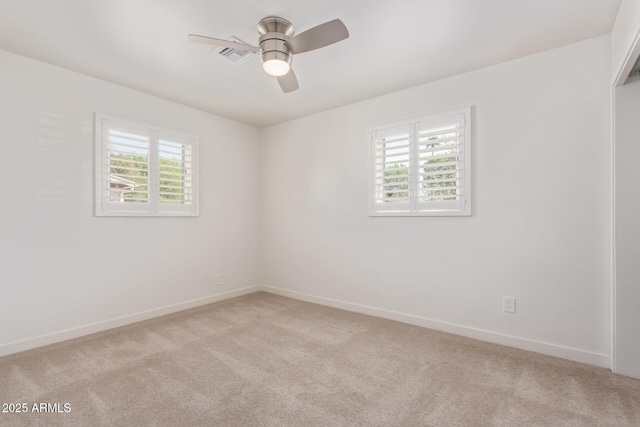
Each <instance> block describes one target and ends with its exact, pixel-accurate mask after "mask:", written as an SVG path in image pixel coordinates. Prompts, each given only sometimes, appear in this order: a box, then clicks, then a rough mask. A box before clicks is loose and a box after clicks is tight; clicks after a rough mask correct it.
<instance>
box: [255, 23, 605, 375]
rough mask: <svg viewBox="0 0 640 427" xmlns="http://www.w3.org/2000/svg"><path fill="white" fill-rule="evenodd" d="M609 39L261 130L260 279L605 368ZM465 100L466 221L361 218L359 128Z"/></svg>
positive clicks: (364, 155) (364, 143) (362, 136)
mask: <svg viewBox="0 0 640 427" xmlns="http://www.w3.org/2000/svg"><path fill="white" fill-rule="evenodd" d="M609 42H610V40H609V37H608V36H605V37H600V38H596V39H592V40H587V41H584V42H581V43H578V44H574V45H571V46H567V47H563V48H560V49H556V50H552V51H548V52H544V53H541V54H537V55H533V56H530V57H527V58H523V59H519V60H516V61H512V62H508V63H504V64H501V65H497V66H494V67H490V68H486V69H482V70H479V71H476V72H472V73H468V74H464V75H460V76H457V77H453V78H448V79H445V80H442V81H438V82H435V83H432V84H426V85H423V86H419V87H415V88H412V89H409V90H405V91H401V92H397V93H393V94H390V95H386V96H383V97H379V98H375V99H371V100H368V101H365V102H361V103H357V104H353V105H350V106H347V107H343V108H339V109H334V110H330V111H327V112H324V113H320V114H316V115H313V116H309V117H305V118H301V119H298V120H295V121H291V122H288V123H284V124H281V125H277V126H273V127H270V128H266V129H264V130H263V131H262V134H261V140H262V143H261V158H262V161H263V162H264V164H263V172H262V198H263V199H262V200H263V205H262V211H263V212H262V232H263V241H262V272H263V277H262V280H263V283H265V284H266V285H267V286H270V287H272V288H271V290H273V291H277V292H281V293H283V294H289V295H295V296H297V297H302V298H307V299H310V300H316V301H324V302H325V303H329V304H335V305H339V306H340V305H341V306H345V307H351V308H353V309H356V310H361V311H368V312H372V313H378V314H380V315H383V316H385V315H386V316H388V317H392V318H393V317H395V318H399V319H403V320H407V319H408V320H409V321H411V319H413V320H414V321H415V323H418V324H426V325H430V326H432V327H441V329H444V330H451V331H454V332H457V333H462V334H466V335H469V336H477V337H480V338H483V339H487V340H492V341H496V342H503V343H506V344H509V345H515V346H519V347H523V348H529V349H534V350H537V351H541V352H546V353H549V354H556V355H560V356H565V357H570V358H573V359H576V360H583V361H586V362H589V363H595V364H600V365H602V366H608V363H609V352H610V351H609V349H610V308H609V305H610V295H609V294H610V280H609V275H610V271H609V270H610V269H609V265H608V260H609V251H610V245H609V234H608V232H609V224H610V218H609V206H608V200H609V187H608V176H609V151H608V140H609V104H610V92H609V82H610V70H611V68H610V62H609V60H608V58H609V57H610V45H609ZM398 72H399V73H401V71H400V70H399V71H398ZM389 78H399V76H391V75H390V76H389ZM467 105H471V106H473V112H472V114H473V117H474V123H473V131H472V133H473V137H474V144H475V146H474V152H473V155H474V164H473V167H474V173H473V177H474V206H473V211H474V213H473V216H472V217H470V218H380V217H375V218H373V217H368V216H367V203H368V201H367V162H368V134H367V129H368V128H369V127H370V126H375V125H380V124H384V123H388V122H393V121H397V120H401V119H406V118H411V117H416V116H421V115H426V114H430V113H436V112H441V111H447V110H450V109H454V108H458V107H464V106H467ZM503 295H509V296H514V297H516V298H517V314H515V315H513V314H507V313H503V312H502V311H501V304H502V296H503ZM432 320H435V322H432ZM478 330H479V331H478Z"/></svg>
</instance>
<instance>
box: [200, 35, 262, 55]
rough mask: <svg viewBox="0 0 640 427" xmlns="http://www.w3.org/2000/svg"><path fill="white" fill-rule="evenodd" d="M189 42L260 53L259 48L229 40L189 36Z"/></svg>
mask: <svg viewBox="0 0 640 427" xmlns="http://www.w3.org/2000/svg"><path fill="white" fill-rule="evenodd" d="M189 40H191V41H192V42H196V43H204V44H210V45H213V46H220V47H230V48H231V49H238V50H245V51H247V52H260V48H259V47H255V46H251V45H248V44H244V43H236V42H232V41H229V40H222V39H216V38H213V37H206V36H199V35H197V34H189Z"/></svg>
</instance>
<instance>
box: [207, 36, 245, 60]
mask: <svg viewBox="0 0 640 427" xmlns="http://www.w3.org/2000/svg"><path fill="white" fill-rule="evenodd" d="M227 40H229V41H232V42H236V43H243V44H247V43H245V42H243V41H242V40H240V39H239V38H237V37H235V36H231V37H229V38H228V39H227ZM212 50H213V51H215V52H217V53H218V54H219V55H222V56H224V57H225V58H227V59H228V60H229V61H231V62H235V63H240V62H243V61H246V60H247V59H249V58H250V57H252V56H253V55H254V53H253V52H247V51H246V50H241V49H233V48H230V47H223V48H215V49H212Z"/></svg>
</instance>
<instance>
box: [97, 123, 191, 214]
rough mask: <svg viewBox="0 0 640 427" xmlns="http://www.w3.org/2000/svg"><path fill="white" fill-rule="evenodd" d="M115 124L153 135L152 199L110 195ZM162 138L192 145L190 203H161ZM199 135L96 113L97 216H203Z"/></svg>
mask: <svg viewBox="0 0 640 427" xmlns="http://www.w3.org/2000/svg"><path fill="white" fill-rule="evenodd" d="M109 127H111V128H112V129H119V130H121V131H125V132H132V133H136V134H140V135H145V136H147V137H148V138H149V141H150V144H149V164H148V170H149V173H148V177H149V178H148V190H149V200H148V202H146V203H142V202H124V201H120V202H114V201H110V200H109V197H108V196H107V194H108V190H109V189H110V183H109V182H110V176H109V169H108V165H107V162H108V151H107V147H108V145H107V138H106V132H107V130H108V129H109ZM160 140H163V141H171V142H176V143H179V144H184V145H189V146H190V147H191V156H192V168H191V174H190V177H191V181H190V184H191V185H192V187H191V201H190V203H188V204H168V203H160V196H159V194H158V192H159V191H160V190H159V188H160V186H159V179H160V178H159V177H160V171H159V170H160V169H159V164H160V158H161V155H160V152H159V149H160ZM198 145H199V138H198V136H196V135H191V134H186V133H182V132H176V131H173V130H168V129H163V128H160V127H157V126H153V125H148V124H144V123H139V122H134V121H131V120H126V119H120V118H117V117H113V116H108V115H106V114H101V113H95V134H94V150H95V160H94V161H95V163H94V171H95V198H94V208H95V216H199V215H200V204H199V196H198V194H199V189H200V185H199V177H198V176H199V167H198V166H199V150H198Z"/></svg>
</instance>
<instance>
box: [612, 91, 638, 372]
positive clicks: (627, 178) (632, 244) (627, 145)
mask: <svg viewBox="0 0 640 427" xmlns="http://www.w3.org/2000/svg"><path fill="white" fill-rule="evenodd" d="M615 102H616V105H615V111H616V121H615V126H616V150H615V153H616V159H615V160H616V172H615V175H616V207H615V208H616V328H615V330H616V351H615V355H616V361H615V371H616V372H617V373H619V374H622V375H628V376H631V377H635V378H640V339H639V335H640V331H639V327H640V309H639V304H640V285H639V280H640V265H638V255H639V254H638V242H639V241H640V222H639V221H638V218H640V198H639V197H638V182H640V169H639V168H638V158H640V143H639V142H640V136H639V135H640V122H639V121H638V117H640V79H638V78H636V79H635V80H634V81H632V82H629V83H627V84H625V85H624V86H620V87H618V88H616V94H615Z"/></svg>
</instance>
